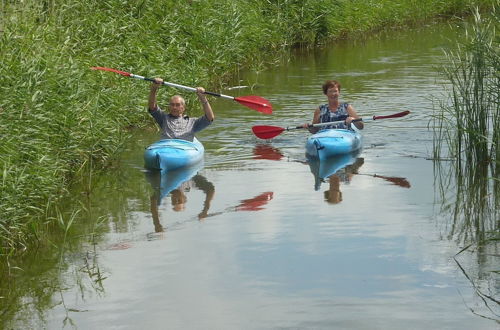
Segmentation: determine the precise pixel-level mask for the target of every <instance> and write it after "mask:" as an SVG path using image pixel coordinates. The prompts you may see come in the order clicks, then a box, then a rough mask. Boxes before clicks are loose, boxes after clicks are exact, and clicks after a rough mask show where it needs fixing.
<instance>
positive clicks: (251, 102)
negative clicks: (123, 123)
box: [91, 66, 273, 115]
mask: <svg viewBox="0 0 500 330" xmlns="http://www.w3.org/2000/svg"><path fill="white" fill-rule="evenodd" d="M91 69H92V70H102V71H109V72H114V73H118V74H120V75H122V76H125V77H130V78H136V79H141V80H146V81H151V82H152V81H154V79H153V78H146V77H143V76H139V75H136V74H133V73H130V72H125V71H120V70H116V69H111V68H106V67H102V66H93V67H91ZM163 85H166V86H170V87H175V88H180V89H185V90H188V91H191V92H196V88H193V87H189V86H184V85H179V84H175V83H170V82H166V81H164V82H163ZM205 94H207V95H212V96H216V97H221V98H224V99H229V100H233V101H236V102H238V103H240V104H241V105H244V106H246V107H248V108H250V109H253V110H257V111H259V112H262V113H264V114H268V115H270V114H272V113H273V108H272V105H271V103H270V102H269V101H268V100H266V99H265V98H262V97H260V96H255V95H249V96H238V97H233V96H229V95H224V94H219V93H214V92H205Z"/></svg>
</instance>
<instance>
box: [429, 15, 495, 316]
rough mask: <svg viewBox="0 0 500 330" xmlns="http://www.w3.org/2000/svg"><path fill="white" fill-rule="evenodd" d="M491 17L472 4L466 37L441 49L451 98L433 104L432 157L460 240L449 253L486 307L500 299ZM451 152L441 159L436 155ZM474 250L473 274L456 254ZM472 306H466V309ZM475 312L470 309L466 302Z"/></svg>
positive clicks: (451, 230)
mask: <svg viewBox="0 0 500 330" xmlns="http://www.w3.org/2000/svg"><path fill="white" fill-rule="evenodd" d="M498 22H499V20H498V12H495V11H494V15H493V17H486V18H483V17H482V16H481V15H480V13H479V11H477V10H476V11H475V13H474V20H473V21H472V24H471V25H470V26H469V28H468V29H467V34H466V38H465V39H464V40H463V42H461V43H459V44H458V45H457V50H454V51H448V52H446V54H447V58H448V64H447V65H446V66H444V67H443V69H442V73H443V74H444V76H445V77H446V78H447V80H448V82H449V95H450V97H449V99H447V100H446V102H441V103H440V106H439V107H438V108H437V109H436V112H435V115H434V118H433V121H434V125H433V127H434V159H435V160H437V162H435V173H436V180H435V181H436V184H437V186H438V188H439V192H440V199H441V201H440V203H441V204H442V213H443V214H444V216H445V217H446V218H447V219H448V221H445V222H446V223H447V228H446V231H447V236H448V237H449V238H450V239H456V240H457V241H458V242H459V244H461V245H462V246H464V247H463V248H462V249H461V250H460V251H459V252H458V253H457V255H456V256H455V257H454V259H455V261H456V263H457V266H458V267H459V269H460V270H461V271H462V273H463V274H464V276H465V277H466V278H467V279H468V280H469V281H470V282H471V284H472V286H473V287H474V288H475V290H476V294H477V295H478V297H480V299H481V300H482V301H483V302H484V304H485V306H486V307H487V310H489V311H490V312H491V315H481V316H483V317H487V318H492V319H495V320H498V317H499V315H498V313H497V312H495V308H494V307H491V306H490V304H491V305H492V306H498V304H500V302H499V301H498V299H497V298H495V296H496V290H495V288H494V284H492V283H495V281H496V280H497V279H498V273H499V269H498V242H499V241H500V222H499V221H498V219H500V212H499V209H500V207H499V206H500V197H499V196H500V185H499V176H498V173H499V172H498V169H499V162H500V160H499V157H498V153H499V146H498V143H499V141H500V138H499V137H500V111H499V99H500V97H499V96H500V95H499V93H500V85H499V83H500V75H499V72H500V65H499V63H500V61H499V59H500V46H499V41H500V40H499V38H498V36H497V34H496V28H498V26H495V24H497V25H498ZM443 159H448V160H450V162H449V164H447V165H449V166H443V164H442V163H441V162H439V160H443ZM465 253H471V254H473V255H474V256H475V257H476V259H477V262H478V264H480V265H481V267H479V268H478V273H477V274H470V273H469V270H468V269H467V266H463V265H462V264H461V262H460V256H461V255H462V254H465ZM471 310H472V309H471ZM472 312H474V310H472Z"/></svg>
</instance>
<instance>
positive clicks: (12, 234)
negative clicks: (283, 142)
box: [0, 0, 498, 259]
mask: <svg viewBox="0 0 500 330" xmlns="http://www.w3.org/2000/svg"><path fill="white" fill-rule="evenodd" d="M497 2H498V1H497V0H420V1H414V0H401V1H397V2H395V1H389V0H356V1H347V0H337V1H332V0H309V1H297V0H249V1H233V0H205V1H196V0H191V1H189V0H187V1H182V2H178V1H173V0H172V1H170V0H165V1H152V0H142V1H123V0H89V1H74V0H61V1H52V0H37V1H35V0H26V1H22V2H20V1H9V0H0V4H1V7H0V15H1V16H0V63H1V65H0V77H1V78H0V139H1V140H0V141H1V142H0V191H1V195H0V210H1V211H0V256H1V257H0V258H2V259H5V258H7V259H8V257H9V256H13V255H15V254H17V253H19V252H22V251H25V250H27V249H29V248H30V246H32V245H33V244H36V243H40V244H48V243H44V241H46V240H45V239H44V237H46V236H49V235H48V234H47V232H50V230H51V228H59V227H60V228H62V229H63V232H64V233H67V231H68V228H69V226H71V224H72V222H73V219H75V216H76V213H75V214H72V215H70V216H68V217H67V218H68V219H65V218H64V217H65V216H63V215H61V213H60V212H59V211H58V203H60V201H61V200H62V199H63V198H65V197H67V195H68V188H69V187H70V185H71V184H72V183H74V182H78V181H79V180H81V178H82V176H87V177H88V176H92V173H94V172H95V171H99V170H105V169H106V168H107V167H108V166H109V165H110V164H111V163H112V162H113V160H114V159H115V158H116V157H117V155H118V154H119V152H120V150H121V147H122V145H123V144H124V142H125V141H126V140H127V138H128V133H127V129H128V128H144V127H146V126H147V125H150V123H151V121H150V119H149V117H148V116H147V114H146V113H145V111H144V109H143V108H144V106H145V99H144V95H145V92H144V89H143V88H134V89H130V88H129V85H128V84H129V82H127V81H126V79H113V78H110V76H109V75H106V74H98V73H96V72H93V71H91V70H89V68H90V67H91V66H95V65H99V66H107V67H112V68H119V69H121V70H127V71H131V72H137V73H141V74H144V75H145V76H156V74H155V73H157V72H158V71H161V72H162V74H163V75H164V76H167V77H180V79H179V81H178V82H179V83H182V84H185V85H188V86H191V85H194V83H195V82H196V84H200V85H204V86H207V87H209V86H223V85H224V83H225V82H226V81H227V80H228V79H229V78H230V77H231V76H233V75H234V74H236V73H237V72H238V70H240V69H242V68H252V69H253V68H255V69H257V68H262V67H265V66H268V65H272V63H273V62H274V61H276V60H277V59H276V58H273V56H275V57H277V56H279V54H283V52H286V51H288V50H290V49H291V48H294V47H309V46H315V45H319V44H327V43H331V42H334V41H335V40H336V39H340V38H348V37H352V36H356V35H360V34H362V33H365V32H371V31H376V30H380V29H384V28H393V27H394V26H411V25H414V24H418V23H420V22H424V21H430V20H432V19H434V18H437V17H453V16H468V15H470V14H471V13H472V12H473V8H475V7H478V8H480V9H481V10H491V8H492V7H493V6H494V5H495V4H496V3H497ZM269 54H274V55H269ZM117 109H118V110H117ZM88 193H91V188H90V187H89V190H88Z"/></svg>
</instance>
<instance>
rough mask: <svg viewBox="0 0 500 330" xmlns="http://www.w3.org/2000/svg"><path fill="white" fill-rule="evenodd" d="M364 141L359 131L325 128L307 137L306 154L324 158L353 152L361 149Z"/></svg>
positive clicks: (320, 158)
mask: <svg viewBox="0 0 500 330" xmlns="http://www.w3.org/2000/svg"><path fill="white" fill-rule="evenodd" d="M362 142H363V141H362V136H361V134H360V133H359V132H358V131H353V130H348V129H325V130H321V131H319V132H318V133H316V134H313V135H311V136H310V137H308V138H307V142H306V155H307V156H308V157H313V158H317V159H319V160H324V159H327V158H329V157H333V156H338V155H345V154H349V153H353V152H355V151H357V150H359V149H361V146H362Z"/></svg>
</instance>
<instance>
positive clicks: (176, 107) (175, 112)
mask: <svg viewBox="0 0 500 330" xmlns="http://www.w3.org/2000/svg"><path fill="white" fill-rule="evenodd" d="M168 108H169V112H170V114H171V115H172V116H175V117H180V116H182V115H184V111H185V110H186V101H184V98H183V97H182V96H180V95H174V96H172V97H171V98H170V103H169V104H168Z"/></svg>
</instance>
